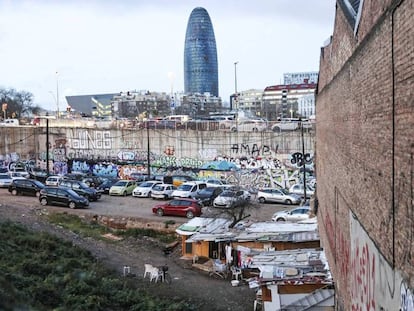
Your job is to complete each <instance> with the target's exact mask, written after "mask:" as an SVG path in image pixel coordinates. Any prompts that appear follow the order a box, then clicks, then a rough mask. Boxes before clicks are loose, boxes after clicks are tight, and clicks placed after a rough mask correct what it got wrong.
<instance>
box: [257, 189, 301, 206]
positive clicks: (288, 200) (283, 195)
mask: <svg viewBox="0 0 414 311" xmlns="http://www.w3.org/2000/svg"><path fill="white" fill-rule="evenodd" d="M257 200H258V201H259V202H260V203H266V202H276V203H284V204H299V203H300V201H301V200H302V197H301V196H300V195H298V194H295V193H290V192H289V191H287V190H286V189H283V188H280V189H278V188H263V189H260V190H259V191H258V192H257Z"/></svg>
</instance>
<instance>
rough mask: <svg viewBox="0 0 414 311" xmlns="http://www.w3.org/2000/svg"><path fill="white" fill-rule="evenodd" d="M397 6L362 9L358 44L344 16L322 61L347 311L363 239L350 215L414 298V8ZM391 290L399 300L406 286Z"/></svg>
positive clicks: (341, 296) (320, 109)
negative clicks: (355, 253)
mask: <svg viewBox="0 0 414 311" xmlns="http://www.w3.org/2000/svg"><path fill="white" fill-rule="evenodd" d="M397 2H398V1H384V3H381V4H377V2H376V1H364V11H363V12H362V19H361V24H360V31H361V33H360V34H359V35H358V37H357V38H355V37H354V36H353V32H352V29H351V28H350V26H349V24H347V21H346V19H345V18H344V16H343V14H342V12H341V9H340V8H337V14H336V20H335V30H334V35H333V38H332V43H331V44H330V45H329V46H327V47H325V48H324V49H323V50H322V55H321V64H320V75H319V85H318V95H317V102H316V107H317V134H316V135H317V139H316V153H317V161H316V168H317V179H318V200H319V203H320V204H319V207H320V208H319V215H318V219H319V227H320V231H321V232H320V234H321V238H322V241H323V245H324V247H325V248H326V250H327V253H328V259H329V263H330V265H331V269H332V270H333V273H334V276H335V278H336V282H337V291H338V302H339V305H340V308H342V309H344V310H351V308H352V307H353V306H351V302H350V301H351V298H352V290H353V287H354V286H355V284H352V283H351V281H350V280H352V278H350V275H351V274H352V273H354V272H355V271H352V269H355V265H354V263H353V262H352V258H351V257H352V251H353V249H352V247H351V241H355V240H356V239H358V237H354V236H352V233H351V225H350V216H349V215H350V213H351V215H355V217H356V219H357V221H358V222H359V223H360V225H361V227H362V228H363V229H364V230H365V231H366V233H367V235H368V236H369V238H370V239H371V240H372V242H373V243H374V245H375V246H376V252H377V253H378V258H381V259H382V258H384V260H385V264H384V266H385V265H386V266H387V267H388V266H389V267H391V268H392V269H393V270H394V271H396V272H397V273H398V274H400V275H401V277H402V280H403V282H404V283H406V284H407V285H408V287H409V288H411V293H412V288H414V278H413V277H414V257H413V256H414V242H413V240H414V239H413V238H414V208H413V201H414V200H413V193H414V188H413V181H414V164H413V163H414V162H413V151H414V126H413V125H414V103H413V90H414V82H413V80H414V78H413V73H414V65H413V64H414V42H413V41H414V19H413V18H412V16H414V9H413V6H414V5H413V3H414V1H412V0H405V1H404V0H403V1H401V5H400V6H399V7H397V8H396V10H395V12H394V13H393V12H392V7H393V6H395V5H396V4H397ZM364 18H365V19H364ZM358 38H359V39H358ZM361 38H363V39H361ZM358 40H360V41H358ZM377 264H378V263H376V265H377ZM376 273H378V271H375V276H376V286H377V287H381V288H386V287H387V286H388V285H389V284H379V283H380V282H381V281H383V282H389V280H386V278H384V276H383V275H382V276H381V275H379V274H378V275H376ZM373 274H374V273H373ZM381 277H383V279H382V280H381ZM394 280H395V279H394ZM378 284H379V285H378ZM393 286H395V288H394V289H395V290H396V291H397V292H398V291H399V286H400V285H399V284H394V285H393ZM379 292H380V291H379ZM373 293H374V290H373ZM374 294H376V296H375V295H374ZM374 294H373V295H374V296H375V299H378V300H380V299H381V297H379V296H380V295H379V294H378V293H374ZM376 306H377V307H378V304H377V305H376ZM375 309H377V308H375ZM396 310H397V309H396Z"/></svg>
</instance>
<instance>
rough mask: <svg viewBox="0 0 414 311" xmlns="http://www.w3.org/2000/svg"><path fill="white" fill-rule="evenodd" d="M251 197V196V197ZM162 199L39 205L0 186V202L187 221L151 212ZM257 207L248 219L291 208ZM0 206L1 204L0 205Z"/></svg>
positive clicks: (106, 198) (268, 216)
mask: <svg viewBox="0 0 414 311" xmlns="http://www.w3.org/2000/svg"><path fill="white" fill-rule="evenodd" d="M252 200H254V199H253V198H252ZM163 202H166V201H160V200H153V199H150V198H137V197H132V196H128V197H115V196H109V195H102V197H101V199H99V200H98V201H96V202H90V205H89V208H87V209H77V210H71V209H69V208H65V207H59V206H49V205H48V206H41V205H40V203H39V200H38V198H36V197H31V196H20V195H19V196H13V195H11V194H10V193H9V192H8V191H7V189H0V205H8V206H13V205H20V206H27V207H30V208H33V207H39V208H45V209H48V210H51V211H65V212H68V213H76V214H94V215H100V216H110V217H116V216H117V217H125V218H136V219H145V220H148V221H161V222H165V221H166V220H174V221H175V222H176V223H185V222H187V221H188V219H187V218H185V217H175V216H163V217H162V218H161V217H159V216H156V215H154V214H153V213H152V207H153V206H154V205H156V204H162V203H163ZM257 205H258V206H259V207H258V208H252V209H251V210H250V211H249V212H250V214H251V217H250V219H251V220H252V221H270V220H271V218H272V215H273V213H275V212H277V211H282V210H286V209H290V208H293V207H294V206H289V205H283V204H273V203H267V204H261V203H258V202H257ZM0 208H1V207H0Z"/></svg>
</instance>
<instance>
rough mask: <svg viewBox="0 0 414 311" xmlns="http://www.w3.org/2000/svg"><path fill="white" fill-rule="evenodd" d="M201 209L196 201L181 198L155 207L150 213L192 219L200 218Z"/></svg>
mask: <svg viewBox="0 0 414 311" xmlns="http://www.w3.org/2000/svg"><path fill="white" fill-rule="evenodd" d="M201 208H202V207H201V205H200V203H198V201H196V200H193V199H186V198H181V199H173V200H171V201H169V202H167V203H164V204H159V205H156V206H154V207H153V208H152V212H153V213H154V214H157V215H158V216H163V215H171V216H184V217H187V218H193V217H194V216H201V213H202V212H201Z"/></svg>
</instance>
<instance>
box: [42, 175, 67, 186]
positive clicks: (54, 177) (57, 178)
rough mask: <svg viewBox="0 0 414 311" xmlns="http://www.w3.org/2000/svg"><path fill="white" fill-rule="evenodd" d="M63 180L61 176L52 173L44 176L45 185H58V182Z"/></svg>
mask: <svg viewBox="0 0 414 311" xmlns="http://www.w3.org/2000/svg"><path fill="white" fill-rule="evenodd" d="M62 180H63V176H59V175H52V176H49V177H48V178H46V181H45V185H46V186H59V183H60V182H61V181H62Z"/></svg>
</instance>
